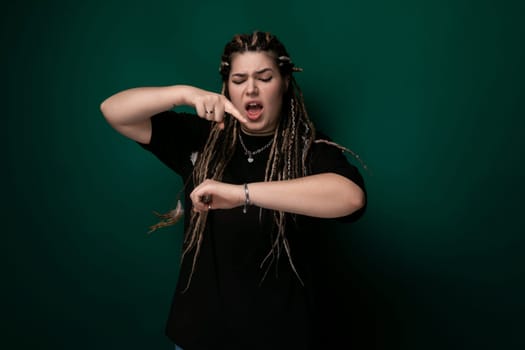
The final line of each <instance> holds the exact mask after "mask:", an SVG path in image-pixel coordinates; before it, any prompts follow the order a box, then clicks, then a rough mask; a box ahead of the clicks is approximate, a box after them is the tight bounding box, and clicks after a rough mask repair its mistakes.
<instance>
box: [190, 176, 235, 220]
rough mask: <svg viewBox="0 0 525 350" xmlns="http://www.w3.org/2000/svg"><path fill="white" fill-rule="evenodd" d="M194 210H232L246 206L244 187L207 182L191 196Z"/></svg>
mask: <svg viewBox="0 0 525 350" xmlns="http://www.w3.org/2000/svg"><path fill="white" fill-rule="evenodd" d="M190 198H191V201H192V203H193V210H195V211H198V212H203V211H208V210H212V209H232V208H235V207H238V206H240V205H243V204H244V189H243V185H232V184H227V183H224V182H218V181H214V180H205V181H204V182H203V183H201V184H200V185H199V186H197V187H195V189H194V190H193V192H192V193H191V194H190Z"/></svg>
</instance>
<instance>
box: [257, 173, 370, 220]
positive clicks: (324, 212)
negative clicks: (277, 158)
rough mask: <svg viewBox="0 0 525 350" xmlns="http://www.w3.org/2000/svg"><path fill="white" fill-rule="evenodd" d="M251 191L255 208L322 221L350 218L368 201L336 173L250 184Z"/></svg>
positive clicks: (357, 188)
mask: <svg viewBox="0 0 525 350" xmlns="http://www.w3.org/2000/svg"><path fill="white" fill-rule="evenodd" d="M248 191H249V196H250V202H251V203H252V204H253V205H256V206H259V207H263V208H267V209H273V210H280V211H285V212H289V213H295V214H302V215H308V216H314V217H321V218H336V217H341V216H346V215H349V214H351V213H353V212H355V211H356V210H358V209H360V208H361V207H363V205H364V201H365V198H364V193H363V191H362V190H361V188H360V187H359V186H357V185H356V184H355V183H353V182H352V181H350V180H349V179H347V178H345V177H343V176H341V175H337V174H334V173H325V174H319V175H312V176H307V177H303V178H298V179H294V180H289V181H276V182H256V183H251V184H249V185H248Z"/></svg>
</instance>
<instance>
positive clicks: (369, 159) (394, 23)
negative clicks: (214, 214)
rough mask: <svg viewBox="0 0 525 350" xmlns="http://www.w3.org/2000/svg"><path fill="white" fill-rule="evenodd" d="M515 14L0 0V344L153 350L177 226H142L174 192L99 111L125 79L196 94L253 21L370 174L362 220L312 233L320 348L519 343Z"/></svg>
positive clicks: (519, 17) (486, 2) (379, 3)
mask: <svg viewBox="0 0 525 350" xmlns="http://www.w3.org/2000/svg"><path fill="white" fill-rule="evenodd" d="M524 10H525V6H524V2H523V1H497V0H478V1H474V0H472V1H468V0H456V1H447V0H439V1H438V0H427V1H410V0H399V1H388V0H371V1H351V0H350V1H332V0H328V1H323V2H320V3H317V2H304V1H282V0H281V1H265V2H245V1H232V2H227V1H225V2H222V1H209V0H201V1H198V2H194V1H189V0H185V1H176V0H171V1H168V0H165V1H161V0H150V1H129V0H128V1H119V0H104V1H102V0H93V1H84V2H82V1H66V0H55V1H36V0H35V1H25V2H24V1H22V2H18V4H16V5H15V4H10V5H4V6H3V9H2V15H1V16H2V22H1V25H2V47H3V48H2V55H1V62H2V77H3V79H2V96H1V98H2V112H3V113H2V120H3V125H4V129H3V138H4V140H5V141H4V145H5V146H4V152H3V156H4V161H3V164H4V166H3V171H2V182H1V183H2V185H3V187H4V189H3V191H2V192H3V194H2V202H3V208H2V222H3V224H2V233H3V234H2V237H1V240H2V251H3V253H2V257H3V259H2V260H3V264H2V265H3V268H4V269H3V277H2V281H3V287H2V288H0V289H1V293H2V294H1V296H2V304H4V305H3V306H2V323H3V324H2V327H1V331H2V337H1V338H0V347H2V348H4V349H78V350H80V349H172V347H171V346H170V343H169V341H168V340H167V339H166V338H165V337H164V335H163V330H164V322H165V319H166V316H167V311H168V307H169V303H170V300H171V294H172V291H173V288H174V285H175V281H176V278H177V264H178V259H179V255H178V248H179V246H180V240H181V230H180V227H175V228H171V229H167V230H164V231H160V232H158V233H155V234H154V235H151V236H148V235H147V234H146V231H147V228H148V226H149V225H151V224H153V223H154V222H155V217H154V216H153V215H152V211H153V210H159V211H162V210H166V209H167V208H168V207H169V206H171V205H173V204H174V203H173V198H174V195H175V193H176V192H177V191H178V190H179V189H180V186H181V184H180V182H179V180H178V178H177V177H176V176H175V175H174V174H173V173H171V172H170V171H169V170H168V169H167V168H166V167H165V166H164V165H162V164H161V163H159V162H158V161H157V160H156V159H154V158H153V157H152V156H151V155H150V154H148V153H147V152H144V151H142V150H141V149H140V147H138V146H137V145H136V144H134V143H133V142H131V141H129V140H127V139H125V138H124V137H122V136H121V135H119V134H117V133H116V132H115V131H114V130H113V129H111V128H110V127H109V126H108V125H107V124H106V123H105V121H104V119H103V118H102V116H101V114H100V111H99V104H100V102H101V101H102V100H103V99H104V98H106V97H107V96H109V95H111V94H113V93H115V92H117V91H119V90H122V89H125V88H129V87H134V86H144V85H167V84H175V83H185V84H193V85H197V86H200V87H203V88H207V89H211V90H216V91H217V90H218V89H219V88H220V86H219V84H220V82H219V76H218V71H217V68H218V63H219V57H220V54H221V52H222V47H223V45H224V44H225V43H226V42H227V41H228V40H229V39H230V38H231V36H232V35H233V34H235V33H238V32H251V31H252V30H254V29H261V30H268V31H272V32H274V33H275V34H277V35H278V36H279V37H280V38H281V39H282V40H283V41H284V42H285V43H286V45H287V47H288V50H289V51H290V53H291V55H292V57H293V59H294V61H295V62H296V63H297V64H298V65H299V66H301V67H302V68H304V72H303V73H301V74H299V75H297V78H298V80H299V82H300V84H301V85H302V87H303V90H304V93H305V95H306V98H307V104H308V107H309V109H310V111H311V115H312V116H313V118H314V120H315V122H316V123H317V124H318V127H319V128H320V129H323V130H324V131H325V132H326V133H328V134H329V135H331V137H332V138H333V139H335V140H336V141H338V142H340V143H342V144H344V145H346V146H348V147H350V148H351V149H353V150H354V151H356V152H357V153H359V154H360V156H361V157H362V159H364V161H365V162H366V163H367V164H368V166H369V168H370V171H369V172H363V173H364V175H365V179H366V182H367V185H368V190H369V207H368V212H367V214H366V216H365V217H364V218H363V219H362V220H361V221H360V222H358V223H356V224H354V225H350V226H343V227H339V226H337V233H336V234H335V235H330V236H329V235H328V234H325V233H322V232H321V233H320V234H319V240H320V254H324V255H325V256H326V257H327V258H330V259H327V260H325V261H324V262H325V264H326V266H327V267H328V268H329V270H328V272H327V275H329V274H336V275H337V274H340V275H343V276H345V277H344V278H345V280H346V283H345V284H344V285H340V286H335V287H334V286H331V288H332V290H329V292H333V293H334V294H337V295H339V296H342V297H343V299H344V300H345V301H346V304H347V305H346V307H347V310H349V311H348V313H347V318H345V320H344V321H340V322H339V323H337V325H339V327H343V326H341V325H342V324H343V325H344V324H346V322H345V321H348V324H351V325H352V327H351V329H349V333H348V335H349V336H348V341H349V344H346V345H344V346H342V347H341V348H354V349H403V350H420V349H518V348H523V347H524V346H525V340H524V339H523V337H524V336H523V334H524V333H523V332H524V329H525V327H524V326H525V322H524V321H523V312H524V311H525V302H524V301H523V296H524V294H525V282H524V278H525V277H524V276H525V261H524V260H525V259H524V257H523V248H524V246H525V244H524V238H523V232H524V230H523V228H522V225H521V220H520V219H521V218H522V217H523V213H522V211H523V209H524V206H523V204H522V203H523V201H522V199H523V197H524V194H525V191H524V186H523V180H524V178H525V167H524V166H523V164H522V160H523V150H524V149H525V148H524V146H525V144H524V143H525V142H524V141H523V133H524V131H525V128H524V127H525V122H524V117H525V113H524V111H525V108H524V101H525V96H524V85H523V78H524V72H525V69H524V67H523V62H525V57H524V53H525V50H524V45H523V43H524V30H523V29H524V28H523V24H522V23H523V14H524ZM327 251H329V252H333V254H328V253H327ZM323 252H324V253H323ZM326 322H334V320H330V319H327V320H326ZM334 326H336V325H334Z"/></svg>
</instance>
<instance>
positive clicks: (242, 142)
mask: <svg viewBox="0 0 525 350" xmlns="http://www.w3.org/2000/svg"><path fill="white" fill-rule="evenodd" d="M239 141H241V146H242V148H243V149H244V154H246V155H247V156H248V163H253V156H254V155H256V154H258V153H261V152H262V151H264V150H265V149H267V148H268V147H270V145H271V144H272V142H273V137H272V139H271V140H270V142H268V143H267V144H266V145H264V146H262V147H261V148H259V149H257V150H255V151H250V150H249V149H248V148H246V145H245V144H244V141H243V139H242V132H239Z"/></svg>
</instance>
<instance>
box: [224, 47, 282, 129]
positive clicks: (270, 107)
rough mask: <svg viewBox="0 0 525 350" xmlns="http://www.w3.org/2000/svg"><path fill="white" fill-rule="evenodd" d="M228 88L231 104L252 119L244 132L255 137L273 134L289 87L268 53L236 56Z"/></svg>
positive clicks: (245, 125) (233, 59)
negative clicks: (256, 135) (255, 135)
mask: <svg viewBox="0 0 525 350" xmlns="http://www.w3.org/2000/svg"><path fill="white" fill-rule="evenodd" d="M227 84H228V91H229V94H230V100H231V101H232V103H233V104H234V106H235V107H236V108H237V109H238V110H239V112H241V114H243V115H244V116H245V117H246V118H247V119H248V122H247V123H245V124H243V126H242V128H243V130H245V131H247V132H248V133H251V134H268V133H271V132H273V131H274V130H275V128H276V127H277V124H278V123H279V117H280V115H281V108H282V104H283V95H284V93H285V92H286V90H287V89H288V84H289V82H288V79H284V78H283V77H282V76H281V73H280V72H279V68H278V67H277V65H276V63H275V59H274V58H273V57H272V56H270V54H269V53H267V52H264V51H261V52H254V51H247V52H243V53H238V54H234V55H233V57H232V61H231V70H230V76H229V79H228V83H227Z"/></svg>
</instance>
